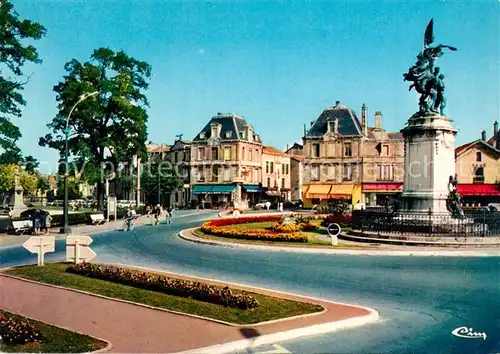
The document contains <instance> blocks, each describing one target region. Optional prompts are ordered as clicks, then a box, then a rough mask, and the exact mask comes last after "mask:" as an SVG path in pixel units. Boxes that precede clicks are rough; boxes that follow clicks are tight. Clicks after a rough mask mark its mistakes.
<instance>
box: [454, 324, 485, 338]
mask: <svg viewBox="0 0 500 354" xmlns="http://www.w3.org/2000/svg"><path fill="white" fill-rule="evenodd" d="M451 334H453V335H454V336H456V337H460V338H468V339H480V338H482V339H483V340H486V333H485V332H474V329H473V328H472V327H465V326H463V327H458V328H455V329H454V330H453V331H452V332H451Z"/></svg>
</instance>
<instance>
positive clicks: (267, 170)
mask: <svg viewBox="0 0 500 354" xmlns="http://www.w3.org/2000/svg"><path fill="white" fill-rule="evenodd" d="M266 173H269V161H266Z"/></svg>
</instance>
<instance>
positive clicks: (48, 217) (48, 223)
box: [45, 212, 52, 235]
mask: <svg viewBox="0 0 500 354" xmlns="http://www.w3.org/2000/svg"><path fill="white" fill-rule="evenodd" d="M51 226H52V216H51V215H50V213H49V212H47V214H46V215H45V233H46V234H47V235H48V234H49V229H50V227H51Z"/></svg>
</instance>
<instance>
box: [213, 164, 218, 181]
mask: <svg viewBox="0 0 500 354" xmlns="http://www.w3.org/2000/svg"><path fill="white" fill-rule="evenodd" d="M219 173H220V167H219V166H213V167H212V182H218V181H219Z"/></svg>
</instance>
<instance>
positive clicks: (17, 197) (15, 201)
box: [9, 184, 28, 217]
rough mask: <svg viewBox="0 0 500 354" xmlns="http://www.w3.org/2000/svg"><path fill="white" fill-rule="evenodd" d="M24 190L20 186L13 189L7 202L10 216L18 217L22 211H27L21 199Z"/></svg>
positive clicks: (22, 198)
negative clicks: (10, 211) (10, 212)
mask: <svg viewBox="0 0 500 354" xmlns="http://www.w3.org/2000/svg"><path fill="white" fill-rule="evenodd" d="M23 192H24V189H23V187H22V186H21V185H19V184H18V185H16V187H15V189H14V193H13V194H12V196H11V198H10V201H9V208H11V209H12V216H14V217H18V216H19V215H21V213H22V212H23V211H25V210H26V209H28V208H27V207H26V205H24V197H23Z"/></svg>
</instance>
